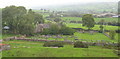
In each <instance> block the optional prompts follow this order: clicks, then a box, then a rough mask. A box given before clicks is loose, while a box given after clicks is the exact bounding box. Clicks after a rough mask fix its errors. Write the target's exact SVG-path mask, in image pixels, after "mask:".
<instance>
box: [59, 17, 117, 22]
mask: <svg viewBox="0 0 120 59" xmlns="http://www.w3.org/2000/svg"><path fill="white" fill-rule="evenodd" d="M61 19H62V20H66V21H73V20H74V21H82V18H81V17H61ZM94 20H95V22H99V21H100V20H105V22H112V21H117V22H118V18H94Z"/></svg>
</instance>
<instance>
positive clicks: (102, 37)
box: [74, 32, 118, 42]
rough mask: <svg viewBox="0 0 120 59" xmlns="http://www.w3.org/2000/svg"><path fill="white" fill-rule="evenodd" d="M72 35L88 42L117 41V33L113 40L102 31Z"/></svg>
mask: <svg viewBox="0 0 120 59" xmlns="http://www.w3.org/2000/svg"><path fill="white" fill-rule="evenodd" d="M74 36H76V37H78V39H83V40H82V41H88V42H97V41H103V42H118V34H116V36H115V40H111V39H110V38H108V37H107V36H105V35H104V34H102V33H94V34H93V35H92V34H89V33H84V34H83V33H78V32H76V33H74Z"/></svg>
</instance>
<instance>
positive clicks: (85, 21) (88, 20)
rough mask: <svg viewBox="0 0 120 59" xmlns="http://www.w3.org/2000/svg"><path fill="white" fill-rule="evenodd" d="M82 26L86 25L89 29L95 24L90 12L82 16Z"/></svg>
mask: <svg viewBox="0 0 120 59" xmlns="http://www.w3.org/2000/svg"><path fill="white" fill-rule="evenodd" d="M82 22H83V23H82V26H86V27H87V28H88V30H89V29H91V28H93V27H94V25H95V21H94V18H93V16H92V15H91V14H85V15H83V17H82Z"/></svg>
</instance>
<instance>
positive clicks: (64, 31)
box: [60, 26, 75, 35]
mask: <svg viewBox="0 0 120 59" xmlns="http://www.w3.org/2000/svg"><path fill="white" fill-rule="evenodd" d="M60 33H61V34H63V35H73V34H74V33H75V30H74V29H72V28H69V27H66V26H63V27H61V29H60Z"/></svg>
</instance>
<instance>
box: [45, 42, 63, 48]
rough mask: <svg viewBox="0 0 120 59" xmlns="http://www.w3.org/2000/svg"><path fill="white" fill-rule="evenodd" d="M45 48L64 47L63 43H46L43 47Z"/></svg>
mask: <svg viewBox="0 0 120 59" xmlns="http://www.w3.org/2000/svg"><path fill="white" fill-rule="evenodd" d="M43 46H44V47H63V44H62V43H61V42H46V43H44V45H43Z"/></svg>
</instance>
